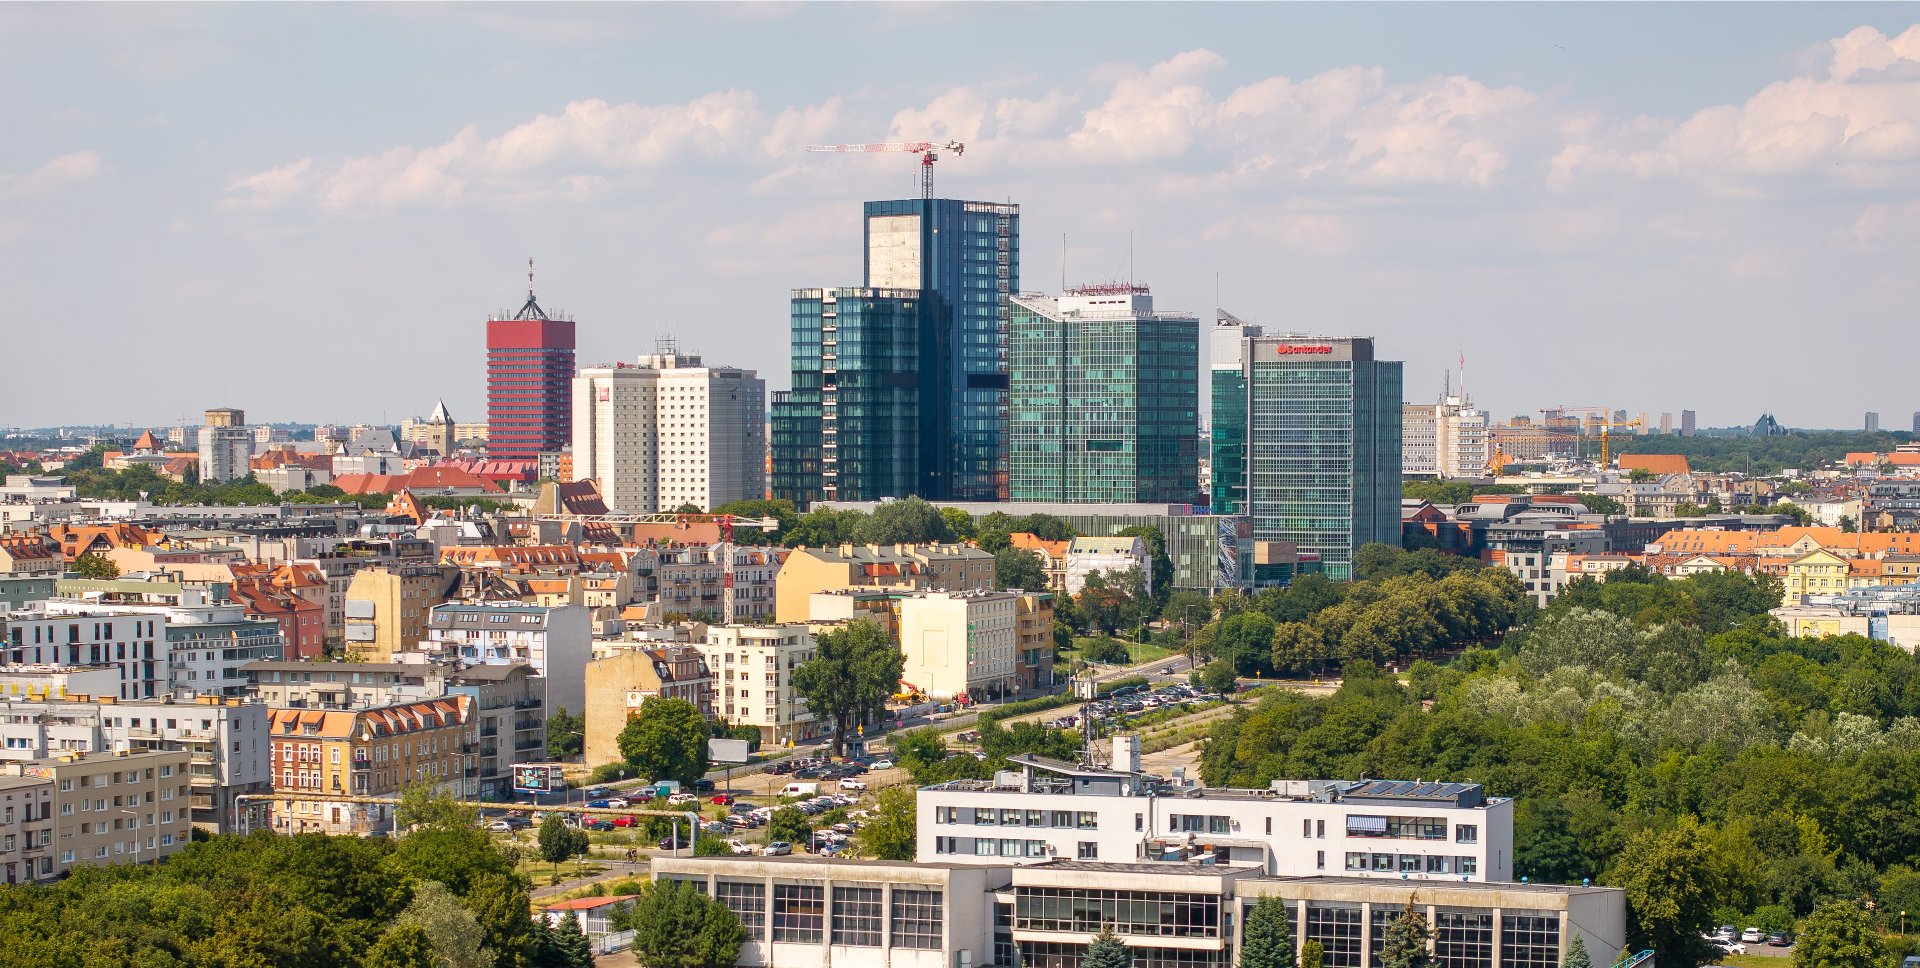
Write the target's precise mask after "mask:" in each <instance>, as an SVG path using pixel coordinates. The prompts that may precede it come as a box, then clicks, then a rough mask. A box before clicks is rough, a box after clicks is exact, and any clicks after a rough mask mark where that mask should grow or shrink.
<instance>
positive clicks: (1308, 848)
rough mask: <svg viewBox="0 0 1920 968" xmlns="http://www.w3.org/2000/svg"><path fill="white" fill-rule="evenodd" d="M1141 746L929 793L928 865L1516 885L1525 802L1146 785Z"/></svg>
mask: <svg viewBox="0 0 1920 968" xmlns="http://www.w3.org/2000/svg"><path fill="white" fill-rule="evenodd" d="M1137 744H1138V739H1137V738H1136V737H1132V736H1119V737H1115V738H1114V746H1115V752H1114V762H1115V763H1116V764H1119V765H1122V766H1128V767H1131V769H1122V770H1102V769H1091V768H1085V767H1081V766H1077V765H1075V764H1071V763H1064V762H1060V761H1058V760H1049V759H1046V758H1043V757H1037V756H1015V757H1010V758H1009V761H1010V762H1012V763H1013V764H1015V765H1017V766H1018V767H1019V772H1013V771H1006V772H1003V773H1001V774H999V775H998V776H997V777H995V778H994V779H993V780H955V781H953V782H950V783H943V784H940V785H937V786H932V787H927V788H925V789H922V790H921V791H920V811H919V823H918V836H919V840H918V844H919V848H918V859H919V860H920V861H922V862H947V863H961V864H966V863H977V864H1009V863H1011V864H1034V863H1043V862H1046V861H1052V860H1077V861H1102V862H1111V861H1122V862H1133V861H1193V860H1209V861H1211V862H1217V863H1222V864H1234V865H1250V866H1254V867H1257V868H1258V869H1260V870H1261V871H1263V872H1265V873H1267V874H1271V875H1280V876H1322V875H1342V876H1350V877H1390V878H1394V879H1402V878H1404V879H1407V880H1410V881H1453V882H1459V881H1463V880H1464V881H1506V880H1511V879H1512V877H1513V801H1511V800H1506V799H1501V798H1489V797H1486V796H1485V795H1484V794H1483V793H1482V791H1481V788H1480V786H1479V785H1478V784H1472V783H1420V782H1413V781H1405V780H1358V781H1349V780H1280V781H1275V783H1274V784H1273V786H1272V788H1270V789H1266V790H1230V789H1209V788H1204V787H1199V786H1193V785H1187V784H1183V783H1181V782H1179V781H1178V780H1176V781H1175V782H1174V783H1167V782H1164V781H1161V780H1159V779H1158V778H1156V777H1152V776H1147V775H1145V774H1142V773H1140V772H1139V768H1138V762H1139V752H1138V745H1137Z"/></svg>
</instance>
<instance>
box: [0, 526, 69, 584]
mask: <svg viewBox="0 0 1920 968" xmlns="http://www.w3.org/2000/svg"><path fill="white" fill-rule="evenodd" d="M65 565H66V562H65V560H64V559H63V558H62V557H61V555H60V545H59V543H58V542H56V541H54V540H53V538H52V537H51V536H49V535H48V534H47V533H46V532H45V531H23V532H19V533H17V534H0V575H9V576H13V577H19V578H31V577H53V578H58V577H59V576H60V573H61V571H62V570H63V569H64V568H65Z"/></svg>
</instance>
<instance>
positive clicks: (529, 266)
mask: <svg viewBox="0 0 1920 968" xmlns="http://www.w3.org/2000/svg"><path fill="white" fill-rule="evenodd" d="M527 298H528V299H532V298H533V260H532V259H528V260H527Z"/></svg>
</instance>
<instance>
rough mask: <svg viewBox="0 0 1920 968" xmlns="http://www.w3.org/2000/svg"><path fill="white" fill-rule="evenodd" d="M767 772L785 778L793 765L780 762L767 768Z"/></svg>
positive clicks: (784, 761)
mask: <svg viewBox="0 0 1920 968" xmlns="http://www.w3.org/2000/svg"><path fill="white" fill-rule="evenodd" d="M767 772H768V773H771V774H773V775H774V776H786V775H787V774H789V773H792V772H793V764H792V763H790V762H788V761H786V760H781V761H780V762H778V763H775V764H772V765H771V766H768V767H767Z"/></svg>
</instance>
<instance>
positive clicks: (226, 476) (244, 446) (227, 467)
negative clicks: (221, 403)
mask: <svg viewBox="0 0 1920 968" xmlns="http://www.w3.org/2000/svg"><path fill="white" fill-rule="evenodd" d="M206 418H207V422H206V423H205V424H202V425H201V427H200V480H201V482H202V483H206V484H217V483H220V482H223V481H235V480H239V479H240V478H242V477H245V476H247V475H248V474H249V473H251V472H252V468H251V467H250V466H249V461H250V459H251V458H252V457H253V431H252V430H251V429H249V428H248V427H247V412H246V411H244V410H232V409H225V408H222V409H218V410H209V411H207V414H206Z"/></svg>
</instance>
